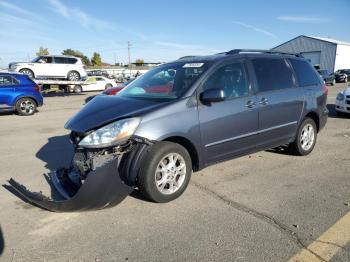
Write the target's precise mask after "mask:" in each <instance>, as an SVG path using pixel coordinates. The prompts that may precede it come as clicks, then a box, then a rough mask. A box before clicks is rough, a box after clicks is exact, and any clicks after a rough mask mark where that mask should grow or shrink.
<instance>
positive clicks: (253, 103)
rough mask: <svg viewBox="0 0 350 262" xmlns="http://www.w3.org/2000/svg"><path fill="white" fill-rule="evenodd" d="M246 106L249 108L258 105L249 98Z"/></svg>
mask: <svg viewBox="0 0 350 262" xmlns="http://www.w3.org/2000/svg"><path fill="white" fill-rule="evenodd" d="M245 106H246V107H248V108H253V107H254V106H256V103H255V102H254V101H252V100H249V101H248V102H247V104H246V105H245Z"/></svg>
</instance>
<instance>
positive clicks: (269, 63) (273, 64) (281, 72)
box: [252, 58, 294, 92]
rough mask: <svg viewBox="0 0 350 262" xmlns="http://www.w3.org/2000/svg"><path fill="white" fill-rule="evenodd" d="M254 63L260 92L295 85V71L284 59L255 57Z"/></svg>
mask: <svg viewBox="0 0 350 262" xmlns="http://www.w3.org/2000/svg"><path fill="white" fill-rule="evenodd" d="M252 63H253V66H254V70H255V74H256V78H257V81H258V86H259V91H260V92H266V91H272V90H279V89H286V88H291V87H294V81H293V73H292V71H291V70H290V68H289V67H288V65H287V62H286V61H285V60H284V59H281V58H277V59H276V58H255V59H253V60H252Z"/></svg>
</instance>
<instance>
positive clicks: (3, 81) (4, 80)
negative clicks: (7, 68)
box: [0, 76, 12, 86]
mask: <svg viewBox="0 0 350 262" xmlns="http://www.w3.org/2000/svg"><path fill="white" fill-rule="evenodd" d="M10 85H12V77H11V76H0V86H10Z"/></svg>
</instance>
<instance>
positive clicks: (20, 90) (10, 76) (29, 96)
mask: <svg viewBox="0 0 350 262" xmlns="http://www.w3.org/2000/svg"><path fill="white" fill-rule="evenodd" d="M43 100H44V99H43V96H42V95H41V93H40V88H39V86H38V85H37V84H36V83H35V82H34V81H33V80H31V79H30V78H29V77H28V76H27V75H24V74H18V73H5V72H0V111H15V112H16V113H17V114H19V115H22V116H29V115H33V114H34V113H35V112H36V109H37V107H39V106H42V105H43Z"/></svg>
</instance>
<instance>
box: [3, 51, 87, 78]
mask: <svg viewBox="0 0 350 262" xmlns="http://www.w3.org/2000/svg"><path fill="white" fill-rule="evenodd" d="M9 71H12V72H19V73H22V74H26V75H28V76H29V77H30V78H36V79H67V80H69V81H79V80H85V79H86V77H87V74H86V71H85V68H84V64H83V62H82V61H81V59H80V58H79V57H74V56H64V55H57V56H54V55H47V56H39V57H37V58H35V59H34V60H33V61H32V62H13V63H10V64H9Z"/></svg>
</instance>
